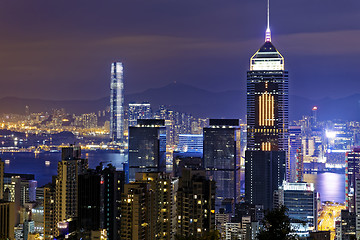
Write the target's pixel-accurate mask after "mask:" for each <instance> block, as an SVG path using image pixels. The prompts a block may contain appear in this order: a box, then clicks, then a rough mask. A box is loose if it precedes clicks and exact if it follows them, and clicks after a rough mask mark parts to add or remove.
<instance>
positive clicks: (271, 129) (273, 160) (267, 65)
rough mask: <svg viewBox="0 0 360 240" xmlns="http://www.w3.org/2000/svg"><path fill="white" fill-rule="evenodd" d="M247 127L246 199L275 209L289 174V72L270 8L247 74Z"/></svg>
mask: <svg viewBox="0 0 360 240" xmlns="http://www.w3.org/2000/svg"><path fill="white" fill-rule="evenodd" d="M247 127H248V129H247V151H246V153H245V200H246V201H248V202H249V203H251V204H262V205H264V208H265V209H267V208H271V207H272V198H273V197H272V196H273V192H274V190H276V189H278V187H279V186H280V185H281V184H282V182H283V180H284V177H285V172H286V168H285V167H286V166H285V165H286V152H287V150H288V72H287V71H285V65H284V57H283V56H282V55H281V54H280V52H279V51H278V50H276V48H275V47H274V45H273V44H272V43H271V32H270V27H269V7H268V22H267V29H266V34H265V43H264V45H263V46H262V47H261V48H260V49H259V50H258V51H257V52H256V53H255V54H254V55H253V56H252V57H251V59H250V71H248V72H247Z"/></svg>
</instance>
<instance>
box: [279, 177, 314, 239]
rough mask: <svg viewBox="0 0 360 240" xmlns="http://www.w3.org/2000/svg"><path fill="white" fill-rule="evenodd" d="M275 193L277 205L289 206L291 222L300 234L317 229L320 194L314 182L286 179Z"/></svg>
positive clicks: (306, 233) (304, 234)
mask: <svg viewBox="0 0 360 240" xmlns="http://www.w3.org/2000/svg"><path fill="white" fill-rule="evenodd" d="M275 195H277V197H276V201H275V203H274V204H275V206H276V207H279V206H281V205H284V206H285V207H287V209H288V212H287V213H288V216H289V218H290V223H291V225H292V227H293V230H294V231H295V232H296V233H297V234H298V235H300V236H302V237H304V236H308V235H309V232H310V231H313V230H317V214H318V213H317V204H318V195H317V192H316V191H315V188H314V184H313V183H305V182H298V183H290V182H286V181H284V182H283V185H282V186H281V187H280V188H279V190H278V191H276V194H275Z"/></svg>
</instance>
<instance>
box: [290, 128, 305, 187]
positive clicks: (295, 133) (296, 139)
mask: <svg viewBox="0 0 360 240" xmlns="http://www.w3.org/2000/svg"><path fill="white" fill-rule="evenodd" d="M301 143H302V142H301V126H289V149H288V156H287V160H288V164H287V173H288V178H287V180H288V181H290V182H294V181H295V180H296V160H297V158H296V154H297V151H298V150H299V149H301Z"/></svg>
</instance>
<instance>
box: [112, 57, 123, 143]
mask: <svg viewBox="0 0 360 240" xmlns="http://www.w3.org/2000/svg"><path fill="white" fill-rule="evenodd" d="M123 70H124V68H123V64H122V63H121V62H114V63H112V64H111V85H110V90H111V95H110V140H111V141H112V142H117V143H120V144H121V143H123V141H124V140H123V138H124V79H123Z"/></svg>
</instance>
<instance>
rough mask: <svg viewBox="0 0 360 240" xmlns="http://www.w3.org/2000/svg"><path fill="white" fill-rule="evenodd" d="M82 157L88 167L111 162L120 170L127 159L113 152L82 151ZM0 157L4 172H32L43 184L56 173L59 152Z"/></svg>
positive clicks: (39, 182)
mask: <svg viewBox="0 0 360 240" xmlns="http://www.w3.org/2000/svg"><path fill="white" fill-rule="evenodd" d="M82 157H83V158H87V159H88V161H89V167H90V168H95V167H96V166H98V165H99V163H100V162H103V164H104V165H107V164H109V163H111V164H112V165H114V166H115V167H116V169H117V170H122V169H123V163H124V162H126V161H127V159H126V156H125V155H124V154H120V153H115V152H96V151H90V152H83V153H82ZM0 158H1V159H2V160H4V161H5V172H6V173H22V174H34V175H35V180H37V181H38V186H43V185H44V184H46V183H49V182H51V178H52V176H53V175H56V174H57V164H58V162H59V161H60V159H61V153H39V154H34V153H30V152H23V153H22V152H19V153H2V154H0ZM6 160H8V161H6Z"/></svg>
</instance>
